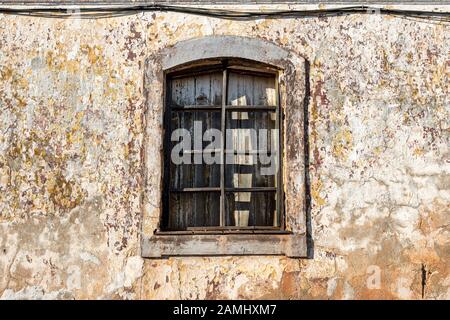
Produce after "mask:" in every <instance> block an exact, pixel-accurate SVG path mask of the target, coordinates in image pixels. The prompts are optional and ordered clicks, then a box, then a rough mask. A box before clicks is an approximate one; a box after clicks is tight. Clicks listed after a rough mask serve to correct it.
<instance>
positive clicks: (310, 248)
mask: <svg viewBox="0 0 450 320" xmlns="http://www.w3.org/2000/svg"><path fill="white" fill-rule="evenodd" d="M309 73H310V64H309V61H308V60H305V100H304V105H303V110H304V117H303V119H304V130H305V132H304V139H305V141H304V142H305V143H304V148H305V199H306V204H305V214H306V246H307V256H308V258H309V259H313V258H314V240H313V237H312V223H311V179H310V175H309V158H310V157H309V112H308V111H309V98H310V96H311V89H310V83H309V80H310V79H309Z"/></svg>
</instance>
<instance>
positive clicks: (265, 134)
mask: <svg viewBox="0 0 450 320" xmlns="http://www.w3.org/2000/svg"><path fill="white" fill-rule="evenodd" d="M275 117H276V113H275V112H235V111H233V112H229V113H227V121H226V122H227V136H226V138H227V140H226V143H227V155H226V157H225V161H226V164H227V165H226V168H225V172H226V175H225V185H226V186H227V187H234V188H238V187H241V188H249V187H276V184H275V182H276V179H275V176H276V174H277V171H278V156H277V152H278V140H279V132H278V130H276V129H275Z"/></svg>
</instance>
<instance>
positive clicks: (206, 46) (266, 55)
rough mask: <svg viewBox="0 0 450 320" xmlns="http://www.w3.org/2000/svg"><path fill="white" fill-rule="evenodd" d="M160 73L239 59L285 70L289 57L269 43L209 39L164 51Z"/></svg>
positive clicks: (289, 54)
mask: <svg viewBox="0 0 450 320" xmlns="http://www.w3.org/2000/svg"><path fill="white" fill-rule="evenodd" d="M161 58H162V61H161V62H162V68H163V70H167V69H171V68H174V67H176V66H179V65H183V64H187V63H192V62H193V61H198V60H207V59H215V58H240V59H245V60H251V61H255V62H260V63H263V64H267V65H271V66H275V67H278V68H284V67H285V65H286V62H287V61H289V60H293V59H292V58H293V57H292V54H291V53H290V52H289V51H287V50H285V49H283V48H281V47H279V46H277V45H275V44H273V43H270V42H268V41H265V40H262V39H256V38H248V37H239V36H209V37H202V38H195V39H190V40H186V41H181V42H178V43H177V44H176V45H174V46H173V47H170V48H166V49H164V50H163V52H162V54H161Z"/></svg>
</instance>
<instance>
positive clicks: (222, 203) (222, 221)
mask: <svg viewBox="0 0 450 320" xmlns="http://www.w3.org/2000/svg"><path fill="white" fill-rule="evenodd" d="M227 76H228V70H227V68H224V69H223V79H222V81H223V84H222V116H221V125H220V130H221V134H222V146H221V150H220V152H221V153H220V154H221V157H220V160H221V162H220V226H221V227H223V226H225V146H226V141H225V137H226V134H225V132H226V128H225V126H226V122H225V117H226V109H225V107H226V105H227V91H228V90H227V82H228V79H227Z"/></svg>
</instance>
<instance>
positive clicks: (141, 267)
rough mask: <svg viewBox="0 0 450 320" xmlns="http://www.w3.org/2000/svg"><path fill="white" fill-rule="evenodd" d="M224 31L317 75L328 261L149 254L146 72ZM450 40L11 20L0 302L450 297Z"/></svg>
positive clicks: (1, 92) (379, 25) (403, 33)
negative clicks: (144, 250)
mask: <svg viewBox="0 0 450 320" xmlns="http://www.w3.org/2000/svg"><path fill="white" fill-rule="evenodd" d="M212 34H217V35H240V36H248V37H257V38H263V39H266V40H268V41H271V42H273V43H275V44H277V45H279V46H281V47H283V48H285V49H288V50H292V51H294V52H295V53H296V54H298V55H301V56H304V57H306V58H307V59H308V60H309V61H310V63H311V69H310V87H311V97H310V104H309V124H310V127H309V132H310V151H311V159H310V161H311V167H310V176H311V194H312V210H311V217H312V239H313V241H314V247H313V249H314V258H313V259H288V258H283V257H257V258H254V257H214V258H213V257H205V258H171V259H164V260H144V259H142V258H141V257H140V247H139V245H140V244H139V239H140V237H139V230H140V226H141V223H142V221H141V217H142V210H143V208H142V206H144V205H147V206H152V205H154V204H155V203H157V202H158V201H156V199H149V198H148V197H141V195H142V194H143V193H145V191H146V190H144V188H143V186H142V185H143V180H142V168H143V163H142V160H141V159H142V158H143V157H142V155H141V152H142V147H143V146H142V143H143V140H144V134H143V133H144V131H145V118H144V111H145V106H146V104H145V100H144V92H143V79H144V76H143V75H144V61H145V59H146V58H147V57H149V56H150V55H151V54H153V53H154V52H156V51H157V50H160V49H162V48H164V47H166V46H171V45H174V44H175V43H177V42H178V41H181V40H186V39H190V38H193V37H202V36H206V35H212ZM449 37H450V32H449V27H448V26H447V27H445V26H443V25H439V24H436V23H426V22H421V21H414V20H411V19H401V18H393V17H386V16H385V17H382V16H377V15H372V16H367V15H352V16H347V17H330V18H306V19H297V20H295V19H278V20H277V19H272V20H255V21H247V22H237V21H229V20H220V19H213V18H206V17H199V16H190V15H183V14H165V13H156V14H154V13H146V14H137V15H131V16H126V17H119V18H111V19H99V20H82V21H81V22H80V21H74V20H58V19H44V18H27V17H15V16H6V15H1V16H0V48H1V50H0V297H1V298H6V299H8V298H63V299H70V298H77V299H84V298H119V299H121V298H135V299H152V298H200V299H202V298H288V299H305V298H331V299H342V298H356V299H360V298H388V299H391V298H394V299H397V298H422V297H424V298H427V299H428V298H429V299H445V298H446V299H449V298H450V275H449V259H450V247H449V213H450V210H449V204H450V178H449V174H450V162H449V120H448V119H449V117H450V114H449V113H450V108H449V79H448V76H449V68H450V60H449V53H450V39H449ZM150 96H151V95H150ZM148 115H149V117H156V118H161V108H157V109H155V110H149V112H148ZM154 131H155V134H156V136H153V137H149V139H148V141H149V143H151V142H152V139H157V140H158V139H160V137H159V136H158V132H160V128H155V130H154ZM156 158H158V157H155V159H156ZM154 168H155V172H154V174H155V175H156V176H158V175H159V163H158V162H157V161H155V162H154ZM150 174H152V173H150ZM147 189H150V190H151V189H152V186H148V187H147ZM147 194H149V193H147ZM150 194H151V192H150ZM378 268H379V269H378ZM377 270H379V271H380V276H381V278H380V279H381V282H380V286H379V287H377V283H376V279H375V278H374V277H376V273H377ZM371 276H372V277H371ZM374 279H375V280H374ZM368 282H369V285H368Z"/></svg>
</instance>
